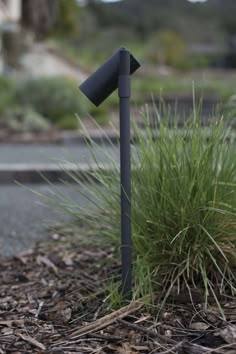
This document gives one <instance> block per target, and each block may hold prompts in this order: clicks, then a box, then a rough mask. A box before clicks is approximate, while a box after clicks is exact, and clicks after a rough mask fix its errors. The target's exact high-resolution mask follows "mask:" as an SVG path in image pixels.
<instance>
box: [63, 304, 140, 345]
mask: <svg viewBox="0 0 236 354" xmlns="http://www.w3.org/2000/svg"><path fill="white" fill-rule="evenodd" d="M143 306H144V303H143V302H140V301H133V302H132V303H131V304H129V305H127V306H125V307H122V308H121V309H119V310H117V311H114V312H112V313H110V314H109V315H106V316H104V317H102V318H100V319H98V320H96V321H94V322H92V323H89V324H88V325H87V326H83V327H82V328H78V329H77V330H75V331H74V332H72V333H71V334H70V335H69V338H70V339H75V338H79V337H82V336H84V335H86V334H89V333H92V332H97V331H100V330H101V329H103V328H106V327H108V326H110V325H111V324H112V323H114V322H116V321H117V320H118V319H122V318H124V317H126V316H128V315H130V314H131V313H133V312H135V311H138V310H140V309H141V308H142V307H143Z"/></svg>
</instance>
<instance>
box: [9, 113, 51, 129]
mask: <svg viewBox="0 0 236 354" xmlns="http://www.w3.org/2000/svg"><path fill="white" fill-rule="evenodd" d="M5 119H6V123H7V126H8V127H9V128H10V129H11V130H13V131H15V132H17V133H28V132H42V131H46V130H48V129H49V128H50V123H49V122H48V120H47V119H45V118H44V117H43V116H41V115H40V114H39V113H37V112H35V111H34V110H33V109H32V108H30V107H14V108H11V109H9V110H8V111H7V112H6V114H5Z"/></svg>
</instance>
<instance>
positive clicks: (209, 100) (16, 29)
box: [0, 0, 236, 256]
mask: <svg viewBox="0 0 236 354" xmlns="http://www.w3.org/2000/svg"><path fill="white" fill-rule="evenodd" d="M235 14H236V1H235V0H208V1H201V2H200V1H198V2H197V1H194V2H193V1H188V0H121V1H101V0H77V1H76V0H0V43H1V45H0V195H1V198H0V223H1V227H2V228H1V235H0V256H1V254H2V255H10V254H14V252H18V251H20V250H22V249H24V248H25V249H26V248H27V247H29V245H30V244H32V243H33V242H34V240H37V239H39V238H42V237H47V235H48V231H47V228H46V229H45V227H44V225H46V226H47V225H48V224H49V223H48V221H47V220H48V219H50V223H51V220H53V222H54V221H55V220H56V221H58V220H59V219H58V216H56V217H55V216H54V215H52V214H50V213H49V211H48V210H47V209H45V208H43V207H42V206H40V205H39V204H38V199H39V197H38V195H37V194H36V195H35V194H33V193H31V192H30V193H27V192H26V190H25V188H22V186H20V187H19V186H17V185H16V184H15V180H17V181H18V182H22V183H23V184H24V186H25V187H26V189H28V190H31V189H32V190H33V191H36V192H37V193H38V194H39V195H41V194H46V195H51V194H50V192H49V191H48V183H46V182H45V180H44V179H43V178H42V175H39V173H38V171H40V172H41V174H44V175H45V173H46V176H47V177H48V176H50V180H52V182H55V183H56V182H58V181H59V178H61V177H62V176H61V174H60V169H58V161H59V162H61V161H68V160H69V161H73V162H74V161H75V162H76V163H77V162H79V163H80V164H81V163H82V162H85V163H87V162H88V161H94V160H93V159H91V151H90V150H89V149H88V148H87V147H86V146H84V145H82V144H78V142H79V141H80V142H81V133H80V129H81V128H82V124H81V122H83V125H85V127H86V128H87V129H88V130H89V132H90V133H91V132H92V131H93V136H95V137H96V134H97V130H95V131H94V129H95V128H96V124H95V123H98V124H100V125H102V126H103V128H102V129H103V131H106V134H108V135H109V134H110V132H111V128H110V123H112V124H113V125H115V126H117V127H118V125H119V119H118V97H117V93H114V94H113V95H111V96H110V97H109V99H107V100H106V102H104V103H103V104H102V105H101V106H100V107H99V108H96V107H95V106H93V105H92V104H90V103H89V102H88V100H87V99H86V98H85V97H84V96H83V94H82V93H81V92H80V91H79V89H78V86H79V84H80V83H81V82H82V81H83V80H85V79H86V78H87V77H88V75H89V74H90V73H91V72H92V71H93V70H94V69H96V68H97V67H98V66H100V65H101V63H102V62H103V61H104V60H105V59H106V58H107V57H109V56H110V55H112V53H113V52H114V51H115V50H116V49H117V48H119V47H120V46H126V47H127V48H129V49H130V51H131V52H132V53H133V55H134V56H135V57H136V58H137V59H138V60H139V61H140V63H141V64H142V67H141V69H140V70H138V71H137V72H136V73H135V75H134V76H133V78H132V112H133V114H132V120H134V119H137V122H138V124H140V125H141V126H142V124H143V118H142V115H140V114H136V113H138V112H139V111H140V110H141V107H142V106H143V105H144V104H146V103H148V102H150V107H152V106H151V105H152V103H153V101H154V102H155V103H156V104H157V105H158V107H159V106H160V102H162V98H163V99H164V100H165V102H166V103H167V104H168V105H169V107H170V111H171V112H173V111H174V113H175V115H171V116H174V117H178V119H179V120H178V123H181V122H183V118H184V117H189V115H190V114H191V112H192V110H193V91H194V96H195V100H196V103H198V102H199V101H201V98H203V101H202V111H201V117H202V118H204V119H203V122H204V123H206V124H207V123H208V120H207V119H205V118H208V117H210V118H212V119H218V118H219V116H220V115H221V114H222V113H223V114H224V116H226V117H227V118H229V119H230V122H234V123H233V124H235V115H236V86H235V82H236V21H235ZM176 102H177V106H176ZM218 104H220V106H221V107H220V108H219V109H220V110H221V112H220V115H219V114H215V113H214V112H215V107H216V105H218ZM176 107H177V108H176ZM176 111H177V115H176ZM78 116H79V117H80V118H81V121H80V122H79V120H78ZM90 116H92V117H93V118H94V121H95V123H94V121H91V119H90V118H89V117H90ZM235 126H236V124H235ZM109 129H110V130H109ZM94 133H95V134H94ZM113 133H114V131H113ZM109 136H110V135H109ZM115 138H116V135H115ZM114 148H115V152H114V153H113V151H111V149H110V150H109V149H108V147H107V146H106V147H104V148H103V147H101V151H100V150H99V151H92V156H94V153H96V154H97V155H99V156H98V157H99V161H101V162H103V161H105V162H107V156H109V158H111V157H114V156H115V157H116V158H117V159H118V157H119V151H118V146H115V147H114ZM65 150H66V151H65ZM95 150H97V149H95ZM98 153H99V154H98ZM96 154H95V155H96ZM97 155H96V156H97ZM79 166H80V165H79ZM86 166H87V165H86ZM36 182H37V183H39V184H38V185H37V184H36ZM31 183H34V185H33V186H32V185H31ZM62 192H63V193H64V194H66V195H68V196H71V198H75V199H76V203H78V204H80V205H83V203H84V200H82V199H80V198H79V200H78V195H76V193H74V189H73V188H72V189H70V188H69V187H67V186H65V185H64V186H63V185H62V183H61V184H60V185H58V191H57V193H58V194H59V195H61V193H62ZM36 203H37V204H36Z"/></svg>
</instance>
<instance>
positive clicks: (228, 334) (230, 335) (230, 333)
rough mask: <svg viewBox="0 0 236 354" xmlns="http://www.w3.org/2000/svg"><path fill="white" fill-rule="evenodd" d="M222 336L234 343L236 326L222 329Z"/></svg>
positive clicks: (228, 341)
mask: <svg viewBox="0 0 236 354" xmlns="http://www.w3.org/2000/svg"><path fill="white" fill-rule="evenodd" d="M220 336H221V337H222V338H223V339H224V340H225V341H226V343H229V344H234V343H235V342H236V326H227V327H225V328H224V329H222V330H221V331H220Z"/></svg>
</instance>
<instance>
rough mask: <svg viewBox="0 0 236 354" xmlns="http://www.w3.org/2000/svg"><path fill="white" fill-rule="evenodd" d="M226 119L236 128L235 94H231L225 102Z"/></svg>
mask: <svg viewBox="0 0 236 354" xmlns="http://www.w3.org/2000/svg"><path fill="white" fill-rule="evenodd" d="M225 110H226V112H227V120H228V122H229V124H230V125H232V127H233V128H234V129H236V95H233V96H231V97H230V98H229V99H228V100H227V102H226V103H225Z"/></svg>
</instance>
